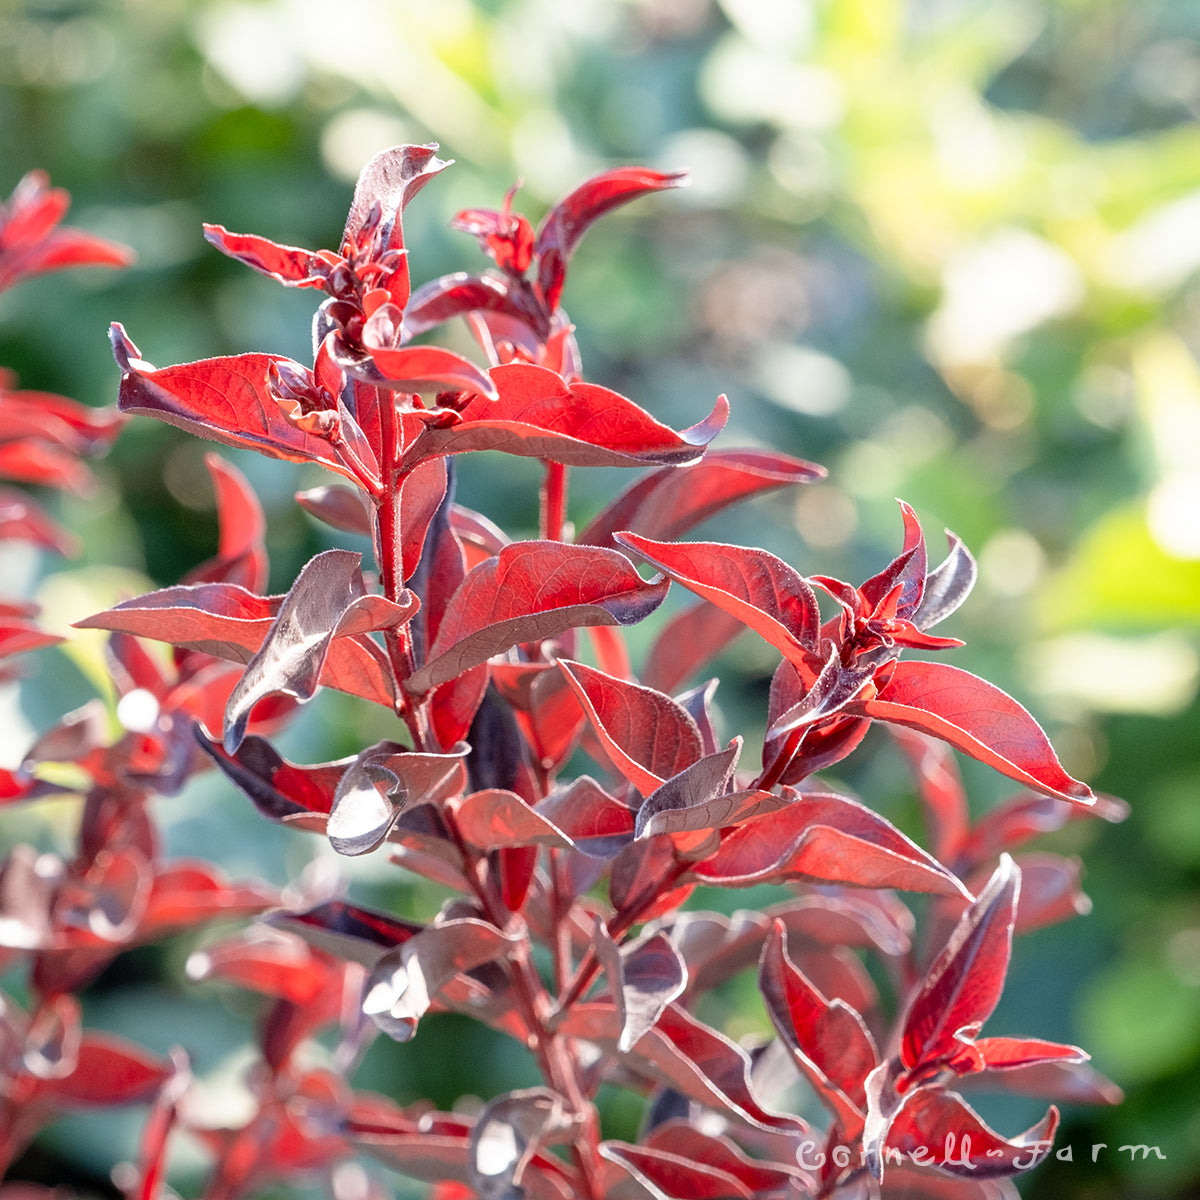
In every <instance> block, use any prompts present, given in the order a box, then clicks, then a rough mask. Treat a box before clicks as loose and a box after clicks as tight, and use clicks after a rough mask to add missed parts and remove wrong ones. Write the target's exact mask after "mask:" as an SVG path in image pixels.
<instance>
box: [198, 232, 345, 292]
mask: <svg viewBox="0 0 1200 1200" xmlns="http://www.w3.org/2000/svg"><path fill="white" fill-rule="evenodd" d="M204 237H205V240H206V241H208V242H209V243H210V244H211V245H213V246H215V247H216V248H217V249H218V250H220V251H221V253H222V254H228V255H229V257H230V258H236V259H237V260H238V262H241V263H245V264H246V266H248V267H251V268H253V269H254V270H255V271H258V272H259V273H260V274H262V275H268V276H270V278H272V279H276V280H278V281H279V282H280V283H282V284H285V285H286V286H288V287H315V288H324V287H325V286H326V283H327V282H328V279H329V272H330V271H331V270H332V267H331V265H330V263H329V262H328V261H327V260H326V259H325V258H323V257H322V256H321V255H319V254H314V253H313V251H311V250H301V249H300V248H299V247H297V246H281V245H280V244H279V243H278V242H272V241H270V240H268V239H267V238H264V237H259V236H258V235H257V234H253V233H230V232H229V230H228V229H226V228H225V227H224V226H223V225H209V224H205V226H204Z"/></svg>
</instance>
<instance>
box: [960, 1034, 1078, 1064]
mask: <svg viewBox="0 0 1200 1200" xmlns="http://www.w3.org/2000/svg"><path fill="white" fill-rule="evenodd" d="M975 1049H976V1050H978V1051H979V1053H980V1055H981V1057H982V1058H983V1061H984V1064H985V1068H986V1069H987V1070H992V1071H1004V1070H1010V1069H1012V1068H1015V1067H1032V1066H1036V1065H1039V1064H1041V1063H1050V1062H1069V1063H1082V1062H1087V1060H1088V1058H1089V1057H1090V1055H1088V1054H1087V1053H1086V1052H1085V1051H1083V1050H1080V1049H1079V1047H1078V1046H1064V1045H1063V1044H1062V1043H1061V1042H1044V1041H1042V1040H1041V1039H1040V1038H1010V1037H991V1038H976V1039H975Z"/></svg>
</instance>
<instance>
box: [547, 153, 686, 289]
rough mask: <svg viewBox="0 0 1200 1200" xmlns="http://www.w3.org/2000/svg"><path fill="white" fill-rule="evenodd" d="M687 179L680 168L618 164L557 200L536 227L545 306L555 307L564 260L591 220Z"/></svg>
mask: <svg viewBox="0 0 1200 1200" xmlns="http://www.w3.org/2000/svg"><path fill="white" fill-rule="evenodd" d="M686 182H687V175H686V173H684V172H682V171H672V172H670V173H664V172H662V171H651V170H648V169H646V168H645V167H618V168H617V169H616V170H612V171H603V172H601V173H600V174H599V175H594V176H593V177H592V178H591V179H589V180H587V181H586V182H584V183H582V184H580V185H579V187H577V188H576V189H575V190H574V191H573V192H571V193H570V194H569V195H568V196H565V197H564V198H563V199H562V200H560V201H559V202H558V203H557V204H556V205H555V206H554V207H553V208H552V209H551V210H550V211H549V212H548V213H547V214H546V216H545V218H544V220H543V221H542V223H541V225H540V226H539V227H538V232H537V241H536V243H535V245H534V254H535V256H536V257H537V259H538V284H539V286H540V287H541V289H542V295H543V296H544V297H545V302H546V307H547V309H548V310H550V311H551V312H553V310H554V309H556V308H557V307H558V299H559V295H560V294H561V292H562V285H563V279H564V276H565V274H566V264H567V260H568V259H569V258H570V257H571V255H572V253H573V252H574V250H575V247H576V246H577V245H578V244H579V239H580V238H581V237H583V235H584V234H585V233H586V232H587V230H588V228H589V227H590V226H591V224H592V222H593V221H595V220H597V219H598V218H599V217H602V216H603V215H604V214H605V213H606V212H611V211H612V209H614V208H617V207H619V206H620V205H622V204H626V203H628V202H629V201H630V200H634V199H636V198H637V197H638V196H641V195H644V194H645V193H647V192H658V191H662V190H663V189H664V188H672V187H681V186H682V185H683V184H685V183H686Z"/></svg>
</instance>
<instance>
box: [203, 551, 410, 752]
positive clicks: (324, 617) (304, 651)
mask: <svg viewBox="0 0 1200 1200" xmlns="http://www.w3.org/2000/svg"><path fill="white" fill-rule="evenodd" d="M417 603H418V602H417V599H416V597H415V596H414V595H413V594H412V593H411V592H406V593H405V596H404V601H403V602H401V603H395V602H393V601H390V600H387V599H386V598H385V597H383V596H378V595H370V594H368V593H367V591H366V586H365V584H364V583H363V578H362V570H361V556H360V555H358V554H354V553H352V552H351V551H349V550H326V551H324V552H323V553H322V554H318V555H317V556H316V557H315V558H313V559H311V560H310V561H309V562H308V563H306V564H305V566H304V567H303V569H302V570H301V571H300V574H299V575H298V576H297V577H296V581H295V583H293V584H292V587H291V590H290V591H289V592H288V594H287V595H286V596H285V597H284V600H283V603H282V604H281V605H280V606H279V612H278V614H277V615H276V617H275V620H274V622H273V624H272V625H271V628H270V630H269V631H268V632H267V635H266V637H265V638H264V639H263V643H262V645H261V646H260V647H259V649H258V651H257V652H256V653H255V655H254V657H253V658H252V659H251V660H250V662H249V663H248V664H247V666H246V672H245V674H244V675H243V676H242V678H241V680H240V681H239V683H238V685H237V687H235V688H234V690H233V694H232V695H231V696H230V697H229V703H228V705H227V707H226V709H225V748H226V750H228V751H229V752H230V753H232V752H233V751H234V750H236V749H237V748H238V746H239V745H240V744H241V741H242V738H243V737H244V736H245V732H246V724H247V722H248V720H249V718H250V711H251V709H252V708H253V707H254V705H255V704H256V703H258V701H259V700H262V699H263V698H264V697H266V696H269V695H272V694H274V693H276V692H282V693H284V694H285V695H288V696H294V697H295V698H296V699H297V700H300V701H304V700H308V699H311V697H312V696H313V695H314V693H315V692H316V689H317V685H318V683H319V682H320V678H321V672H322V669H323V668H324V665H325V661H326V657H327V655H328V654H329V650H330V646H331V644H332V643H333V641H334V640H335V639H336V638H339V637H345V636H349V635H353V634H362V633H366V632H369V631H371V630H375V629H390V628H395V627H396V626H397V625H402V624H404V623H405V622H406V621H408V620H409V619H410V618H411V617H412V615H413V613H414V612H415V611H416V609H417Z"/></svg>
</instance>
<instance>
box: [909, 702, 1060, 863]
mask: <svg viewBox="0 0 1200 1200" xmlns="http://www.w3.org/2000/svg"><path fill="white" fill-rule="evenodd" d="M891 734H892V737H893V738H894V739H895V740H896V742H897V744H898V745H899V746H900V749H901V750H903V751H904V754H905V757H906V758H907V759H908V761H909V763H910V765H911V767H912V772H913V775H914V777H915V779H916V783H917V795H918V796H919V798H920V800H921V804H922V806H923V808H924V810H925V824H926V826H927V827H928V829H929V833H930V837H931V840H932V842H933V852H934V853H935V854H936V855H937V856H938V858H940V859H941V860H942V862H945V863H953V862H954V861H955V859H956V858H957V857H958V854H959V852H960V850H961V849H962V845H963V842H964V841H965V839H966V836H967V829H968V826H969V824H970V813H969V811H968V809H967V793H966V789H965V788H964V787H963V782H962V776H961V775H960V774H959V772H958V764H957V763H956V762H955V759H954V755H953V753H952V752H951V750H950V748H949V746H947V744H946V743H945V742H942V741H938V740H937V739H935V738H931V737H929V736H928V735H926V734H923V733H920V732H918V731H917V730H914V729H906V728H904V726H902V725H896V726H895V727H893V728H892V729H891ZM1048 803H1051V804H1054V803H1056V802H1055V801H1048ZM1070 807H1072V808H1073V807H1074V805H1071V806H1070Z"/></svg>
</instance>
